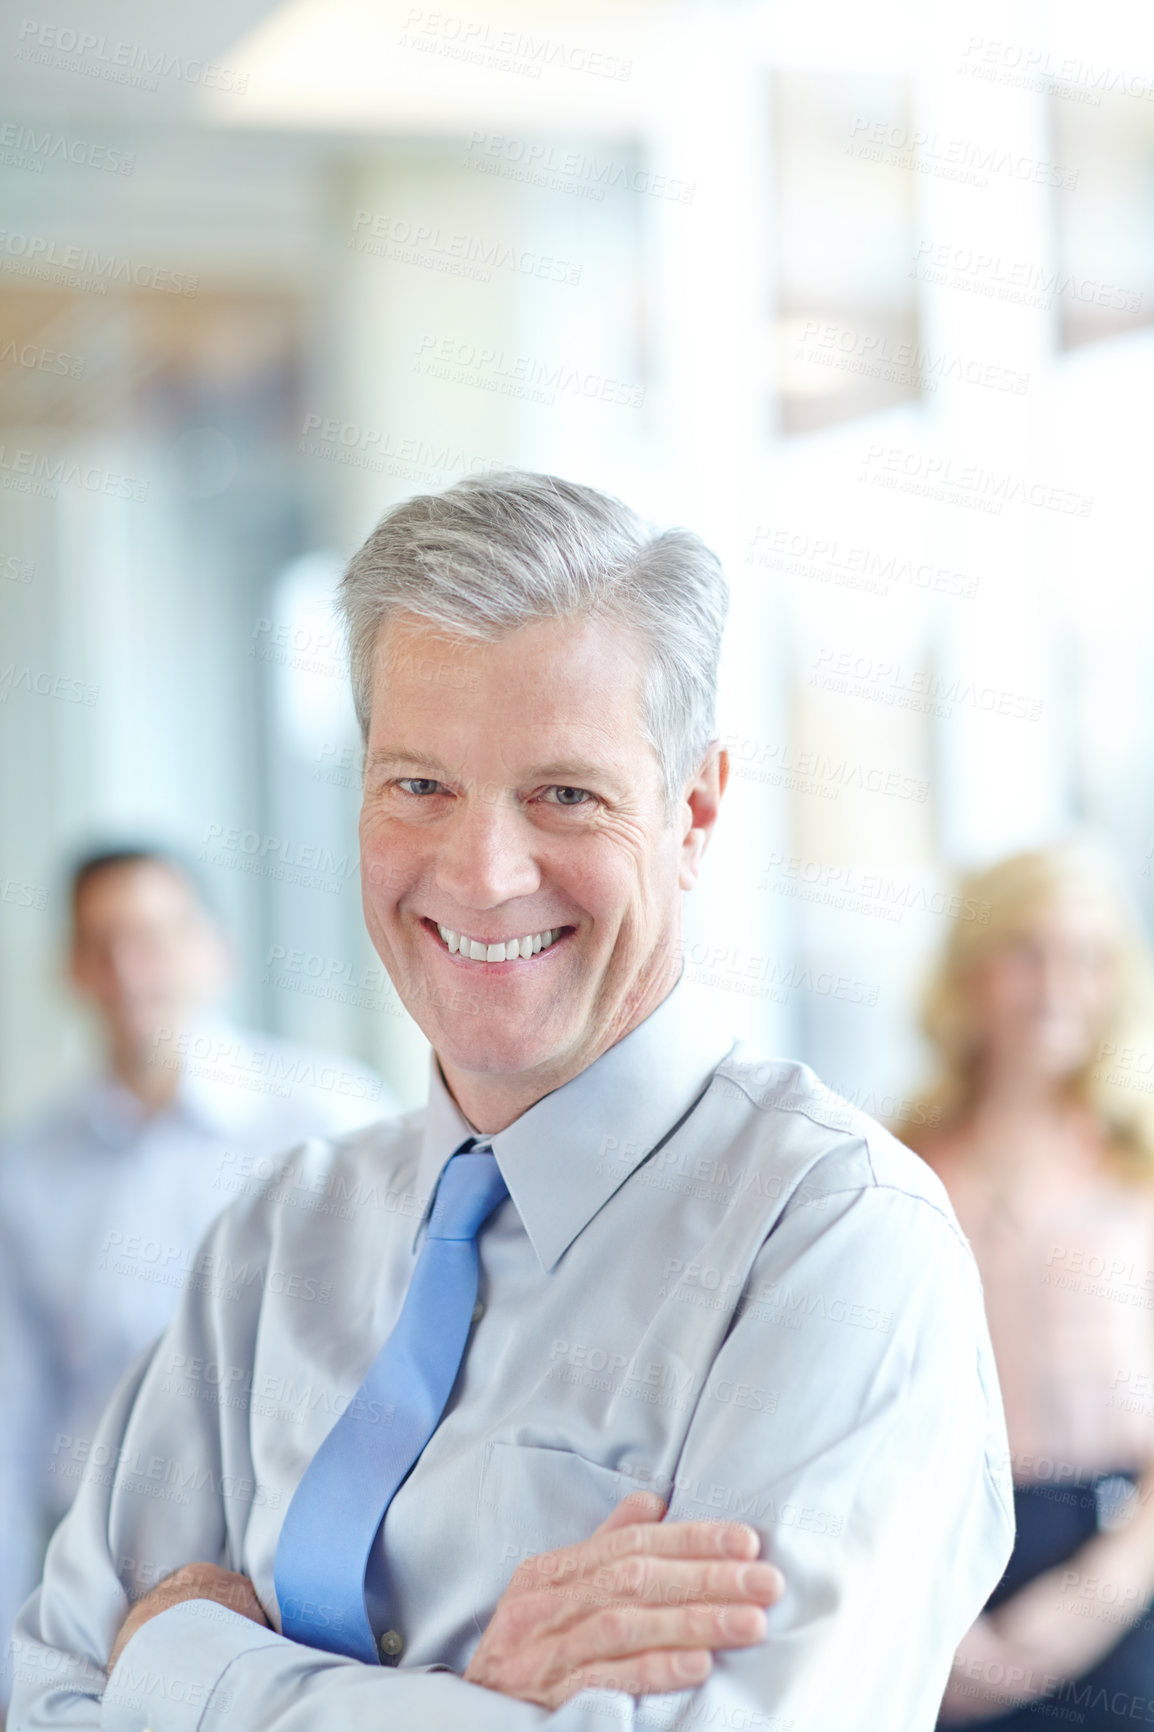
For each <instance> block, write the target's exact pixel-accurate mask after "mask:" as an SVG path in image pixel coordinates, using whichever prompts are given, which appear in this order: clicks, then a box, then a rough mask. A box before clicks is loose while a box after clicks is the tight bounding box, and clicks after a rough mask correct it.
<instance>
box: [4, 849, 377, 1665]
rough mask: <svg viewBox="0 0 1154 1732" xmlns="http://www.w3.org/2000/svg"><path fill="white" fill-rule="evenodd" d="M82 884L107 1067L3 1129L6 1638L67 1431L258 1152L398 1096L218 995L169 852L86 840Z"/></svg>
mask: <svg viewBox="0 0 1154 1732" xmlns="http://www.w3.org/2000/svg"><path fill="white" fill-rule="evenodd" d="M71 891H72V898H71V899H72V928H71V935H70V942H69V954H68V973H69V976H70V979H71V983H72V985H73V987H74V988H75V990H76V992H77V993H78V994H79V996H80V998H81V999H82V1001H83V1002H85V1003H86V1004H87V1005H88V1006H89V1007H90V1008H91V1009H92V1010H93V1011H94V1012H95V1014H96V1017H97V1019H98V1022H99V1025H100V1032H101V1035H102V1037H103V1040H104V1043H105V1046H106V1049H107V1066H106V1069H105V1071H104V1074H102V1075H100V1076H97V1077H95V1078H92V1079H91V1080H89V1081H86V1082H84V1083H81V1084H80V1085H79V1086H78V1087H76V1088H74V1089H72V1090H70V1091H69V1093H68V1095H67V1096H66V1097H65V1098H64V1099H63V1100H61V1101H57V1102H55V1103H54V1104H53V1105H52V1106H51V1107H50V1108H48V1109H47V1110H46V1111H44V1112H43V1113H41V1114H40V1115H39V1116H38V1117H37V1118H36V1119H34V1120H33V1122H32V1123H31V1124H29V1125H28V1126H26V1127H24V1128H23V1129H21V1130H19V1131H16V1132H13V1133H12V1134H11V1135H10V1136H8V1137H6V1138H5V1139H4V1140H3V1141H2V1142H0V1256H2V1260H3V1263H4V1270H3V1281H4V1285H3V1290H2V1294H0V1319H2V1326H0V1333H2V1335H3V1337H4V1344H3V1347H2V1348H0V1352H3V1353H4V1354H5V1356H6V1357H7V1358H8V1359H10V1360H11V1362H12V1364H11V1368H10V1371H9V1374H8V1375H7V1376H6V1377H5V1380H4V1387H5V1389H6V1391H7V1392H8V1395H9V1419H8V1423H7V1426H6V1433H7V1435H6V1437H5V1440H4V1443H3V1445H2V1446H0V1490H2V1492H3V1501H4V1504H5V1506H6V1519H5V1521H4V1523H3V1524H2V1525H0V1617H2V1621H3V1641H4V1643H5V1645H6V1644H7V1640H8V1633H9V1630H10V1628H11V1624H12V1618H13V1615H14V1614H15V1612H16V1610H17V1608H18V1607H19V1605H20V1603H21V1602H22V1601H23V1600H24V1599H25V1598H26V1597H27V1595H28V1594H29V1592H30V1591H31V1589H32V1588H33V1587H34V1586H35V1583H36V1580H37V1578H38V1577H39V1574H40V1569H41V1565H42V1562H43V1557H44V1543H45V1541H46V1539H47V1536H48V1533H49V1532H50V1531H51V1529H52V1528H53V1527H54V1526H55V1525H56V1523H57V1522H58V1521H59V1519H60V1517H61V1516H62V1515H63V1513H64V1511H65V1509H67V1507H68V1505H69V1503H70V1502H71V1499H72V1495H73V1493H74V1491H75V1489H76V1485H77V1479H76V1477H75V1475H76V1473H77V1472H78V1469H77V1466H76V1463H75V1462H74V1461H71V1460H70V1459H69V1453H68V1448H75V1447H76V1441H75V1440H81V1439H85V1438H91V1436H92V1432H93V1428H94V1427H95V1425H96V1423H97V1421H98V1420H99V1418H100V1415H101V1412H102V1411H103V1408H104V1405H105V1403H106V1401H107V1400H108V1397H109V1395H110V1394H111V1393H112V1390H113V1388H114V1386H115V1384H116V1381H117V1379H118V1378H119V1377H120V1376H121V1375H122V1374H123V1372H124V1370H125V1368H126V1367H127V1366H128V1365H129V1364H130V1363H131V1361H132V1360H133V1359H134V1358H135V1357H136V1355H137V1354H138V1353H139V1352H140V1350H141V1349H142V1347H144V1345H145V1344H146V1343H147V1342H150V1341H152V1340H154V1339H155V1337H156V1336H157V1335H158V1334H159V1333H160V1331H161V1330H162V1329H163V1328H164V1327H165V1326H166V1324H167V1323H168V1322H169V1320H170V1318H171V1317H172V1314H173V1312H174V1310H175V1309H176V1302H177V1299H178V1296H179V1293H180V1290H181V1289H182V1288H183V1287H184V1286H186V1285H189V1284H191V1283H193V1282H195V1279H196V1272H195V1260H196V1254H197V1247H198V1243H199V1240H200V1238H201V1236H202V1234H203V1233H204V1231H205V1229H206V1227H207V1226H208V1224H209V1222H210V1221H211V1220H212V1218H213V1217H214V1216H215V1215H218V1214H219V1213H220V1211H221V1209H222V1208H223V1207H224V1206H225V1204H226V1203H228V1202H231V1201H232V1198H233V1197H234V1196H235V1194H236V1189H237V1187H238V1186H242V1187H243V1186H244V1185H246V1184H248V1183H250V1182H251V1175H252V1173H253V1171H254V1163H257V1164H258V1165H257V1167H256V1168H255V1170H259V1163H260V1162H265V1163H266V1165H267V1166H268V1168H269V1169H270V1170H271V1168H272V1160H273V1157H276V1156H279V1155H282V1154H283V1153H284V1151H285V1149H286V1148H289V1147H290V1146H292V1145H293V1144H296V1143H299V1142H300V1141H301V1140H302V1138H304V1137H307V1136H332V1135H335V1134H339V1133H340V1132H342V1131H346V1130H351V1129H354V1128H356V1127H358V1126H361V1125H365V1124H368V1123H369V1122H371V1121H372V1120H373V1119H375V1118H379V1117H380V1116H381V1115H382V1114H384V1113H388V1112H390V1111H392V1110H394V1108H395V1103H394V1102H393V1100H392V1099H391V1097H390V1096H389V1094H388V1091H387V1090H385V1089H384V1088H383V1084H382V1083H381V1080H380V1078H379V1077H377V1076H375V1075H374V1074H373V1073H372V1072H371V1071H369V1070H367V1069H366V1068H365V1067H364V1066H363V1065H359V1064H357V1063H355V1062H353V1061H351V1060H349V1059H348V1058H342V1057H338V1056H334V1055H332V1054H325V1053H318V1052H315V1051H313V1050H311V1049H309V1048H307V1047H303V1046H299V1045H297V1044H295V1043H291V1042H287V1041H283V1040H278V1039H275V1038H274V1037H272V1036H270V1035H265V1034H258V1033H255V1032H251V1031H247V1030H242V1029H239V1028H237V1027H236V1026H235V1025H233V1024H232V1023H230V1022H226V1021H224V1020H223V1019H222V1018H221V1017H219V1015H216V1014H215V1013H212V1011H211V1006H212V1004H213V1002H214V1000H215V999H216V998H217V997H218V996H219V994H220V993H221V992H222V990H223V988H224V986H225V984H226V982H227V978H228V974H229V971H230V968H231V966H232V963H231V955H230V950H229V946H228V944H227V942H226V940H225V937H224V934H223V932H222V930H221V928H220V926H219V924H218V922H217V921H216V919H215V918H214V916H213V915H212V913H211V912H210V910H209V909H208V908H207V907H206V906H205V903H204V899H203V895H202V892H201V890H200V887H199V885H198V884H197V883H196V882H194V879H193V876H192V869H191V868H189V867H187V866H186V865H185V864H184V863H183V862H182V861H181V860H179V859H178V858H177V857H176V856H175V855H171V854H168V853H165V852H164V851H162V850H159V849H157V848H155V847H151V846H146V845H143V844H136V845H133V846H131V847H128V846H121V847H119V848H116V849H114V850H108V849H105V850H102V851H100V852H98V853H90V854H88V855H86V856H85V857H84V858H83V859H82V860H81V861H80V862H79V863H78V864H77V865H76V867H75V868H74V870H73V872H72V880H71ZM62 1438H68V1439H71V1440H74V1441H73V1442H72V1443H71V1444H70V1445H69V1446H68V1448H65V1447H64V1446H62V1445H61V1442H60V1440H61V1439H62ZM6 1694H7V1692H6V1689H2V1688H0V1697H3V1696H6Z"/></svg>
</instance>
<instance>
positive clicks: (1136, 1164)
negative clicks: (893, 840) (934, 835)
mask: <svg viewBox="0 0 1154 1732" xmlns="http://www.w3.org/2000/svg"><path fill="white" fill-rule="evenodd" d="M1070 894H1073V895H1076V896H1078V897H1079V898H1080V899H1083V900H1087V899H1088V900H1090V901H1091V902H1092V903H1094V904H1095V906H1096V907H1097V908H1098V909H1099V910H1100V911H1101V912H1102V913H1103V914H1104V915H1105V917H1106V925H1107V927H1108V929H1109V930H1110V932H1111V933H1112V935H1113V943H1112V946H1111V948H1112V953H1113V954H1112V958H1111V960H1112V964H1113V968H1112V975H1113V992H1112V995H1111V1000H1110V1003H1109V1006H1108V1008H1107V1010H1106V1012H1105V1014H1104V1016H1103V1017H1102V1020H1101V1023H1100V1025H1099V1027H1098V1029H1097V1030H1096V1031H1095V1032H1096V1038H1095V1039H1094V1040H1093V1041H1092V1043H1091V1047H1090V1051H1089V1053H1088V1055H1087V1057H1086V1059H1085V1061H1084V1063H1083V1064H1082V1065H1080V1066H1079V1067H1078V1069H1077V1070H1076V1071H1074V1072H1072V1073H1071V1074H1070V1075H1069V1076H1068V1077H1067V1078H1066V1079H1065V1088H1066V1093H1067V1097H1068V1098H1069V1100H1070V1102H1071V1104H1072V1105H1074V1106H1081V1107H1083V1108H1085V1109H1087V1110H1088V1111H1089V1112H1091V1113H1092V1114H1093V1115H1094V1117H1095V1118H1096V1119H1097V1120H1098V1122H1099V1124H1101V1125H1102V1127H1103V1128H1104V1130H1105V1132H1106V1135H1107V1139H1108V1143H1109V1148H1110V1153H1111V1156H1112V1158H1113V1160H1114V1164H1115V1167H1116V1169H1117V1170H1118V1171H1119V1172H1120V1173H1121V1174H1123V1175H1124V1176H1126V1177H1129V1178H1132V1179H1146V1180H1154V963H1152V960H1151V955H1150V951H1149V948H1148V946H1147V943H1146V940H1145V937H1144V935H1143V933H1142V930H1141V928H1140V926H1139V924H1138V920H1137V918H1136V916H1135V915H1134V914H1133V912H1132V911H1131V908H1130V905H1129V902H1128V900H1127V898H1126V896H1125V895H1124V893H1123V891H1122V889H1121V887H1120V885H1119V884H1118V882H1117V880H1116V878H1115V876H1114V873H1113V871H1112V870H1111V868H1110V866H1109V864H1108V862H1107V861H1106V859H1105V858H1104V857H1103V856H1102V854H1101V853H1100V852H1099V850H1098V849H1097V848H1096V847H1095V846H1094V845H1093V844H1090V843H1087V842H1084V841H1076V842H1067V843H1063V844H1060V845H1057V846H1054V847H1051V848H1043V849H1037V850H1034V851H1031V852H1029V853H1023V854H1014V855H1012V856H1011V857H1010V858H1009V859H1006V860H1001V861H999V862H998V863H997V864H996V865H994V866H991V867H988V868H987V869H986V870H985V871H982V872H974V873H971V874H970V875H969V876H967V877H966V879H965V880H964V882H963V884H962V887H961V903H960V905H961V907H963V908H964V909H966V910H969V911H971V912H972V916H973V917H972V918H966V919H961V920H957V921H955V922H954V925H953V930H952V931H951V933H950V937H949V940H948V941H947V943H946V945H945V948H944V950H943V952H942V954H941V956H940V958H939V960H938V963H937V966H936V968H935V970H934V972H933V974H932V976H931V977H930V979H929V981H928V983H927V985H926V989H925V992H924V995H923V999H922V1015H921V1026H922V1030H923V1032H924V1033H925V1035H926V1036H927V1038H928V1039H929V1041H930V1043H931V1045H932V1046H933V1047H934V1048H936V1051H937V1057H938V1073H937V1076H936V1078H935V1079H934V1081H933V1082H932V1084H931V1085H930V1086H929V1087H928V1088H926V1089H924V1090H923V1091H922V1092H921V1094H920V1097H919V1099H918V1101H917V1103H916V1106H915V1109H914V1112H913V1114H912V1115H911V1116H912V1117H913V1118H914V1120H915V1122H917V1123H922V1124H941V1125H942V1126H946V1125H952V1124H956V1123H957V1122H958V1120H959V1119H961V1118H962V1117H964V1115H965V1114H966V1113H967V1112H968V1110H969V1109H970V1107H971V1106H972V1105H973V1103H974V1101H975V1099H976V1096H977V1091H978V1084H979V1076H978V1061H979V1058H980V1052H981V1041H980V1030H979V1028H978V1026H977V1022H976V1019H975V1015H974V1011H973V1007H972V1003H971V997H970V992H969V981H970V978H971V976H972V974H973V972H974V970H975V969H976V968H977V967H978V966H979V965H980V964H981V963H982V962H984V961H985V959H986V958H987V957H988V956H990V955H992V954H994V953H995V952H997V951H998V950H1001V949H1002V948H1003V947H1004V946H1005V945H1006V944H1007V943H1009V942H1011V941H1012V940H1013V939H1015V938H1017V937H1019V936H1020V935H1021V934H1022V933H1023V932H1025V931H1026V930H1028V929H1029V927H1030V926H1031V924H1032V923H1033V921H1034V920H1035V919H1036V918H1037V916H1038V915H1039V913H1041V912H1043V911H1044V910H1045V909H1047V908H1050V907H1052V906H1053V905H1054V904H1055V903H1057V902H1058V901H1060V900H1062V899H1063V898H1065V897H1066V896H1068V895H1070ZM1147 1067H1149V1068H1147ZM899 1134H901V1133H900V1132H899Z"/></svg>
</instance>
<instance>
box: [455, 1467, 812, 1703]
mask: <svg viewBox="0 0 1154 1732" xmlns="http://www.w3.org/2000/svg"><path fill="white" fill-rule="evenodd" d="M664 1514H665V1505H664V1503H663V1502H662V1500H661V1499H660V1498H659V1497H658V1496H657V1495H656V1493H654V1492H633V1493H631V1494H630V1496H629V1497H627V1498H625V1499H624V1501H623V1502H621V1503H619V1504H618V1506H617V1508H616V1509H615V1510H614V1511H613V1514H612V1515H611V1516H610V1517H609V1518H608V1520H607V1521H604V1522H602V1524H601V1526H600V1527H599V1528H598V1529H597V1530H596V1532H595V1533H594V1534H593V1535H592V1537H591V1538H590V1539H587V1540H584V1541H582V1543H581V1544H580V1545H576V1546H565V1547H563V1548H562V1549H561V1550H559V1551H555V1552H544V1553H542V1554H541V1555H540V1556H539V1557H535V1558H529V1559H528V1560H527V1561H526V1562H525V1563H523V1564H522V1565H521V1567H520V1569H518V1571H517V1573H516V1575H515V1576H514V1577H513V1580H512V1581H511V1582H510V1583H509V1586H508V1587H507V1588H506V1590H505V1592H504V1594H503V1595H502V1596H501V1599H500V1601H499V1602H498V1604H497V1609H496V1611H495V1612H494V1613H493V1616H492V1618H491V1619H490V1621H489V1627H488V1629H487V1630H486V1631H485V1634H484V1635H483V1636H482V1637H481V1640H480V1643H479V1644H478V1647H477V1650H476V1652H475V1653H474V1655H473V1658H472V1660H471V1661H470V1662H469V1667H468V1670H467V1671H466V1673H465V1677H466V1679H467V1680H468V1681H469V1682H470V1683H472V1684H483V1685H484V1686H485V1688H486V1689H488V1690H498V1691H500V1692H501V1694H502V1695H505V1696H516V1697H519V1698H520V1699H521V1700H522V1701H524V1702H536V1703H537V1704H538V1705H539V1706H540V1707H542V1708H557V1707H560V1705H561V1703H562V1702H567V1701H568V1700H569V1698H570V1697H571V1696H576V1695H577V1694H578V1693H579V1692H580V1691H582V1690H590V1689H603V1690H624V1691H625V1692H626V1693H627V1694H628V1695H630V1696H647V1695H656V1694H660V1693H661V1692H663V1691H672V1690H687V1689H689V1688H690V1687H691V1686H693V1685H695V1684H700V1683H702V1681H703V1680H704V1679H706V1678H707V1677H708V1676H709V1674H710V1672H711V1670H712V1669H713V1651H714V1650H715V1649H718V1648H747V1647H750V1646H752V1645H753V1644H754V1643H755V1642H760V1641H762V1640H763V1639H764V1636H765V1632H766V1619H765V1612H764V1611H763V1610H762V1607H763V1606H772V1605H774V1604H775V1603H776V1602H777V1601H778V1600H779V1599H780V1598H781V1596H782V1594H783V1593H784V1592H785V1579H784V1577H783V1576H782V1573H781V1571H780V1570H779V1569H777V1568H776V1567H775V1566H774V1565H773V1564H766V1563H758V1562H756V1561H754V1560H756V1558H757V1555H758V1551H759V1545H760V1542H759V1540H758V1537H757V1534H756V1533H755V1532H754V1530H753V1529H752V1528H750V1527H746V1526H745V1525H744V1524H743V1523H739V1522H708V1521H699V1522H668V1523H663V1522H662V1520H661V1518H662V1516H663V1515H664Z"/></svg>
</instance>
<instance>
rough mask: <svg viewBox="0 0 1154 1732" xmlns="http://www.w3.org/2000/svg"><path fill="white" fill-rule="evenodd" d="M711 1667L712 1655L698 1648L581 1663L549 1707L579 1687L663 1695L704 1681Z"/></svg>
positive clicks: (573, 1693)
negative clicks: (585, 1664)
mask: <svg viewBox="0 0 1154 1732" xmlns="http://www.w3.org/2000/svg"><path fill="white" fill-rule="evenodd" d="M712 1670H713V1656H712V1654H710V1653H707V1652H706V1651H705V1650H704V1649H701V1648H698V1649H694V1650H693V1651H691V1652H687V1653H673V1652H669V1651H665V1650H658V1651H656V1652H654V1653H649V1654H635V1655H633V1656H632V1658H630V1659H627V1660H616V1661H609V1662H607V1663H605V1664H594V1665H589V1666H582V1667H580V1669H579V1670H577V1671H575V1672H573V1673H571V1674H570V1675H569V1676H568V1677H567V1678H566V1679H565V1680H564V1682H563V1683H562V1684H561V1685H560V1686H559V1687H558V1688H557V1689H556V1690H555V1691H554V1692H553V1695H552V1700H551V1702H550V1704H549V1705H550V1707H554V1708H559V1707H560V1706H561V1704H562V1703H563V1702H567V1701H569V1700H570V1698H571V1697H573V1696H576V1695H579V1694H580V1692H581V1691H582V1690H622V1691H624V1693H625V1694H626V1695H627V1696H662V1695H667V1694H670V1693H671V1692H673V1691H675V1690H689V1689H692V1688H693V1686H694V1685H696V1684H703V1683H704V1682H705V1680H706V1678H708V1676H709V1674H710V1672H712Z"/></svg>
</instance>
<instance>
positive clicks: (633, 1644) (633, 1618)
mask: <svg viewBox="0 0 1154 1732" xmlns="http://www.w3.org/2000/svg"><path fill="white" fill-rule="evenodd" d="M767 1628H768V1625H767V1620H766V1615H765V1612H764V1611H763V1610H762V1608H761V1607H760V1606H755V1605H741V1606H685V1607H679V1608H678V1609H677V1610H676V1611H670V1610H667V1609H665V1608H650V1607H642V1606H629V1605H613V1606H608V1607H606V1608H605V1610H604V1611H601V1612H597V1613H595V1614H594V1615H593V1616H592V1617H586V1618H585V1619H584V1620H583V1621H582V1622H581V1623H580V1624H577V1625H574V1626H573V1627H572V1628H571V1629H568V1630H566V1631H565V1632H564V1633H563V1634H562V1635H560V1636H555V1637H554V1638H553V1640H554V1643H555V1653H556V1658H557V1662H558V1663H559V1664H561V1665H562V1666H563V1667H564V1668H565V1670H566V1671H570V1670H576V1669H577V1668H578V1667H580V1666H583V1665H586V1664H599V1663H601V1662H606V1663H607V1662H609V1661H624V1660H630V1659H636V1657H637V1656H638V1655H640V1654H646V1653H651V1652H654V1651H658V1650H670V1651H673V1652H680V1653H692V1652H695V1651H702V1652H707V1653H709V1652H717V1651H718V1650H721V1649H725V1648H749V1647H753V1646H754V1645H755V1644H756V1643H758V1642H763V1641H764V1640H765V1635H766V1630H767ZM542 1635H543V1632H538V1639H541V1638H542Z"/></svg>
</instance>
